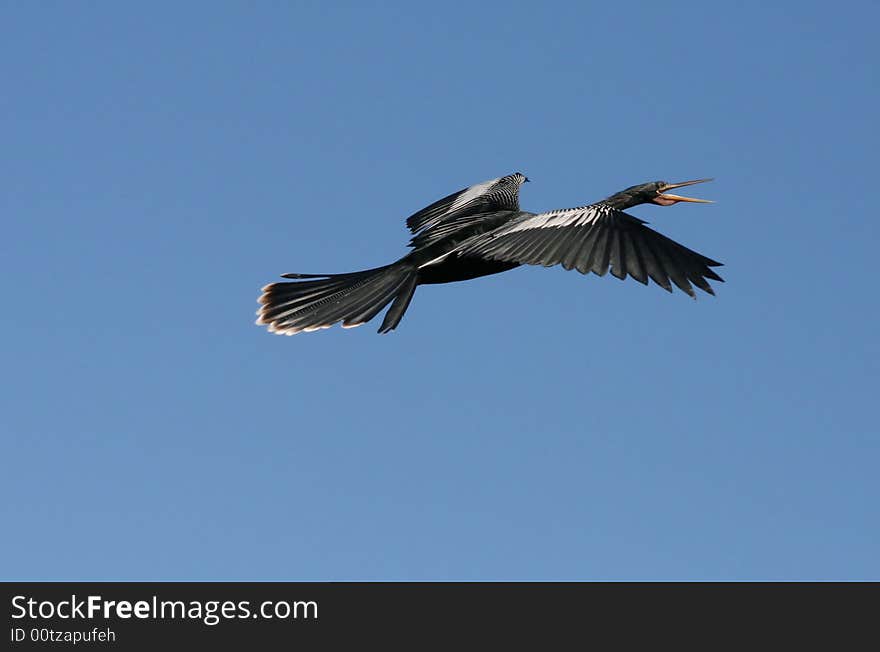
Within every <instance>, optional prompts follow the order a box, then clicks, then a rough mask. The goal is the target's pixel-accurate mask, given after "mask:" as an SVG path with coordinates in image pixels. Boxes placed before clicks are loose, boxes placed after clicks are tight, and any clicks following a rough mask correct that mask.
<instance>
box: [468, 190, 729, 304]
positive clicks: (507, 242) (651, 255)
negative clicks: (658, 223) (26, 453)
mask: <svg viewBox="0 0 880 652" xmlns="http://www.w3.org/2000/svg"><path fill="white" fill-rule="evenodd" d="M460 255H462V256H480V257H483V258H488V259H490V260H501V261H508V262H517V263H524V264H528V265H544V266H545V267H549V266H551V265H560V264H561V265H562V266H563V267H564V268H565V269H577V270H578V271H579V272H581V273H582V274H589V273H590V272H593V273H594V274H598V275H599V276H603V275H604V274H605V273H606V272H607V271H608V270H609V268H610V269H611V273H612V274H613V275H614V276H616V277H617V278H619V279H624V278H626V277H627V276H631V277H633V278H634V279H636V280H637V281H639V282H640V283H644V284H645V285H647V283H648V278H651V279H652V280H653V281H654V282H655V283H656V284H657V285H659V286H660V287H662V288H664V289H665V290H667V291H669V292H672V285H671V284H670V282H669V281H670V279H671V280H672V282H673V283H675V285H677V286H678V287H679V288H680V289H681V290H682V291H684V292H686V293H687V294H689V295H690V296H692V297H694V296H696V295H695V294H694V290H693V288H692V287H691V283H693V284H694V285H696V286H697V287H698V288H700V289H701V290H703V291H704V292H708V293H709V294H715V292H713V291H712V287H711V286H710V285H709V283H708V282H707V281H706V279H712V280H715V281H723V280H724V279H722V278H721V277H720V276H718V275H717V274H716V273H715V272H713V271H712V270H711V269H710V268H711V267H719V266H721V263H719V262H716V261H714V260H712V259H711V258H706V257H705V256H703V255H701V254H698V253H697V252H695V251H691V250H690V249H688V248H687V247H684V246H683V245H680V244H678V243H677V242H675V241H674V240H670V239H669V238H667V237H666V236H664V235H661V234H659V233H657V232H656V231H654V230H652V229H649V228H648V227H647V226H645V222H644V221H642V220H640V219H638V218H637V217H633V216H632V215H628V214H627V213H624V212H623V211H620V210H617V209H614V208H612V207H610V206H608V205H606V204H601V203H600V204H593V205H592V206H582V207H580V208H570V209H565V210H557V211H550V212H548V213H540V214H538V215H526V216H523V217H522V218H518V219H515V220H512V221H510V222H509V223H507V224H505V225H502V226H500V227H499V228H497V229H495V230H493V231H490V232H489V233H486V234H484V235H482V236H478V237H476V238H474V239H473V240H470V241H469V242H467V243H465V244H464V246H463V247H462V249H461V251H460Z"/></svg>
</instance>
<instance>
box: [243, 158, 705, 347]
mask: <svg viewBox="0 0 880 652" xmlns="http://www.w3.org/2000/svg"><path fill="white" fill-rule="evenodd" d="M525 181H528V179H526V177H525V176H523V175H522V174H520V173H518V172H517V173H515V174H510V175H507V176H505V177H500V178H498V179H493V180H491V181H486V182H484V183H480V184H476V185H474V186H470V187H469V188H465V189H463V190H460V191H458V192H456V193H453V194H451V195H449V196H448V197H444V198H443V199H441V200H439V201H437V202H434V203H433V204H431V205H430V206H427V207H426V208H423V209H422V210H420V211H418V212H417V213H415V214H413V215H412V216H410V217H409V218H408V219H407V226H408V227H409V228H410V230H411V231H412V233H413V237H412V239H411V240H410V247H412V251H411V252H409V254H407V255H406V256H404V257H403V258H401V259H400V260H398V261H396V262H394V263H391V264H390V265H386V266H384V267H378V268H375V269H371V270H364V271H361V272H353V273H349V274H283V275H282V276H284V277H285V278H289V279H296V280H294V281H293V282H281V283H272V284H270V285H267V286H266V287H264V288H263V294H262V296H261V297H260V303H261V304H262V306H261V308H260V310H259V311H258V313H257V314H258V319H257V323H258V324H265V325H267V326H268V327H269V330H270V331H272V332H275V333H283V334H286V335H293V334H295V333H299V332H304V331H312V330H318V329H322V328H329V327H330V326H332V325H333V324H335V323H337V322H340V321H341V322H342V325H343V327H353V326H359V325H361V324H363V323H365V322H367V321H369V320H370V319H372V318H373V317H375V316H376V315H377V314H378V313H379V312H380V311H381V310H382V309H383V308H384V307H385V306H386V305H388V304H389V303H390V304H391V307H390V308H389V309H388V312H387V313H386V315H385V319H384V320H383V322H382V326H381V327H380V328H379V332H380V333H387V332H389V331H391V330H393V329H394V328H395V327H396V326H397V325H398V323H400V319H401V318H402V317H403V313H404V312H405V311H406V309H407V307H408V306H409V302H410V300H411V299H412V296H413V293H414V292H415V289H416V287H417V286H419V285H429V284H435V283H452V282H456V281H465V280H469V279H473V278H478V277H480V276H486V275H489V274H497V273H499V272H505V271H507V270H510V269H513V268H514V267H518V266H519V265H521V264H530V265H543V266H550V265H558V264H561V265H562V266H563V267H565V268H566V269H577V270H578V271H579V272H581V273H583V274H588V273H590V272H593V273H595V274H598V275H599V276H603V275H604V274H605V273H606V272H607V271H609V269H610V270H611V273H612V275H614V276H616V277H618V278H620V279H624V278H626V276H631V277H633V278H635V279H636V280H638V281H639V282H641V283H643V284H647V282H648V278H650V279H652V280H653V281H654V282H655V283H657V284H658V285H660V286H661V287H663V288H664V289H666V290H668V291H670V292H671V291H672V285H671V284H670V280H671V281H672V283H674V284H675V285H676V286H677V287H679V288H680V289H681V290H683V291H684V292H686V293H687V294H689V295H690V296H692V297H693V296H695V294H694V291H693V288H692V287H691V284H693V285H695V286H697V287H698V288H700V289H701V290H703V291H705V292H708V293H709V294H714V292H713V291H712V288H711V286H710V285H709V283H708V282H707V281H706V279H707V278H708V279H712V280H716V281H721V280H722V279H721V277H719V276H718V275H717V274H715V272H713V271H712V270H711V269H710V268H711V267H716V266H719V265H720V264H721V263H718V262H715V261H714V260H712V259H710V258H706V257H705V256H702V255H700V254H698V253H696V252H694V251H691V250H690V249H687V248H686V247H684V246H682V245H680V244H678V243H676V242H674V241H672V240H670V239H669V238H667V237H665V236H663V235H661V234H659V233H657V232H656V231H653V230H652V229H649V228H648V227H647V226H645V222H643V221H642V220H640V219H638V218H636V217H633V216H631V215H628V214H627V213H625V212H624V210H625V209H626V208H629V207H631V206H635V205H638V204H641V203H647V202H651V203H656V204H659V205H662V206H667V205H671V204H674V203H677V202H679V201H703V200H695V199H691V198H688V197H679V196H677V195H670V194H667V193H665V191H666V190H669V189H671V188H677V187H681V186H684V185H691V184H693V183H699V182H700V181H702V180H700V181H688V182H684V183H680V184H667V183H665V182H660V181H657V182H652V183H647V184H642V185H639V186H633V187H631V188H627V189H626V190H624V191H622V192H620V193H617V194H615V195H612V196H611V197H608V198H607V199H604V200H602V201H600V202H597V203H595V204H590V205H588V206H580V207H577V208H571V209H562V210H554V211H548V212H545V213H529V212H527V211H522V210H520V208H519V187H520V186H521V185H522V184H523V183H524V182H525Z"/></svg>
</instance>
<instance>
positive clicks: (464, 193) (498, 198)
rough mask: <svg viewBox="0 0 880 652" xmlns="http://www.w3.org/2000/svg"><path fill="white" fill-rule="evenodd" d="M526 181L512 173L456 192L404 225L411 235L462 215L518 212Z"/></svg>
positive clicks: (417, 214) (412, 216)
mask: <svg viewBox="0 0 880 652" xmlns="http://www.w3.org/2000/svg"><path fill="white" fill-rule="evenodd" d="M525 181H528V179H526V177H525V176H524V175H522V174H520V173H519V172H515V173H514V174H508V175H507V176H506V177H500V178H498V179H492V180H490V181H484V182H483V183H478V184H476V185H474V186H471V187H470V188H465V189H464V190H459V191H458V192H454V193H452V194H451V195H449V196H448V197H444V198H443V199H440V200H439V201H435V202H434V203H433V204H431V205H430V206H428V207H426V208H423V209H422V210H420V211H419V212H417V213H413V214H412V215H410V216H409V217H408V218H407V219H406V225H407V226H408V227H409V230H410V231H412V232H413V233H419V232H423V231H427V230H429V229H432V228H434V227H436V226H437V225H439V224H440V223H442V222H446V221H449V220H453V219H455V218H457V217H463V216H465V215H474V214H477V213H487V212H490V211H504V210H509V211H516V210H519V187H520V186H521V185H522V184H523V183H524V182H525Z"/></svg>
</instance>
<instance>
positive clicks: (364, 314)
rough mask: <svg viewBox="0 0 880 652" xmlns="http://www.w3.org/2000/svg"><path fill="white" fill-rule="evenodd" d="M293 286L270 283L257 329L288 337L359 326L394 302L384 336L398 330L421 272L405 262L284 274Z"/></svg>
mask: <svg viewBox="0 0 880 652" xmlns="http://www.w3.org/2000/svg"><path fill="white" fill-rule="evenodd" d="M282 276H283V277H284V278H290V279H297V280H295V281H292V282H281V283H270V284H269V285H267V286H266V287H264V288H263V294H262V295H261V296H260V298H259V302H260V303H261V304H262V305H261V307H260V309H259V310H258V311H257V324H264V325H266V326H268V328H269V331H270V332H272V333H278V334H283V335H295V334H296V333H301V332H309V331H315V330H319V329H322V328H330V326H332V325H333V324H336V323H338V322H340V321H341V322H342V327H343V328H354V327H355V326H360V325H361V324H364V323H366V322H368V321H370V320H371V319H372V318H373V317H375V316H376V315H377V314H379V312H381V310H382V309H383V308H384V307H385V306H386V305H388V304H389V303H390V302H391V301H394V303H393V304H392V306H391V309H390V310H389V311H388V314H387V315H386V316H385V320H384V321H383V322H382V326H381V327H380V328H379V332H380V333H387V332H389V331H392V330H394V329H395V328H396V327H397V325H398V324H399V323H400V320H401V318H402V317H403V313H404V312H406V309H407V306H409V302H410V300H411V299H412V295H413V293H414V292H415V288H416V284H417V282H416V281H417V271H416V270H415V269H414V268H413V267H411V266H410V265H408V264H406V263H400V262H398V263H393V264H391V265H387V266H385V267H377V268H376V269H368V270H365V271H362V272H352V273H349V274H283V275H282Z"/></svg>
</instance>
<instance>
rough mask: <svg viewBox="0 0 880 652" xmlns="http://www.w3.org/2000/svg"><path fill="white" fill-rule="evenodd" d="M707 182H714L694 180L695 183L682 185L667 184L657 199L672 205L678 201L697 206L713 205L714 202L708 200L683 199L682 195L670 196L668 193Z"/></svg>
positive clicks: (682, 183) (661, 189) (687, 182)
mask: <svg viewBox="0 0 880 652" xmlns="http://www.w3.org/2000/svg"><path fill="white" fill-rule="evenodd" d="M707 181H712V179H694V180H693V181H682V182H681V183H667V184H666V185H665V186H663V187H662V188H660V194H659V195H657V197H658V198H660V199H665V200H667V201H669V202H672V203H674V202H677V201H689V202H693V203H695V204H712V203H714V202H712V201H710V200H708V199H695V198H693V197H682V196H681V195H669V194H667V193H666V191H667V190H672V189H673V188H683V187H684V186H692V185H694V184H696V183H706V182H707Z"/></svg>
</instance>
